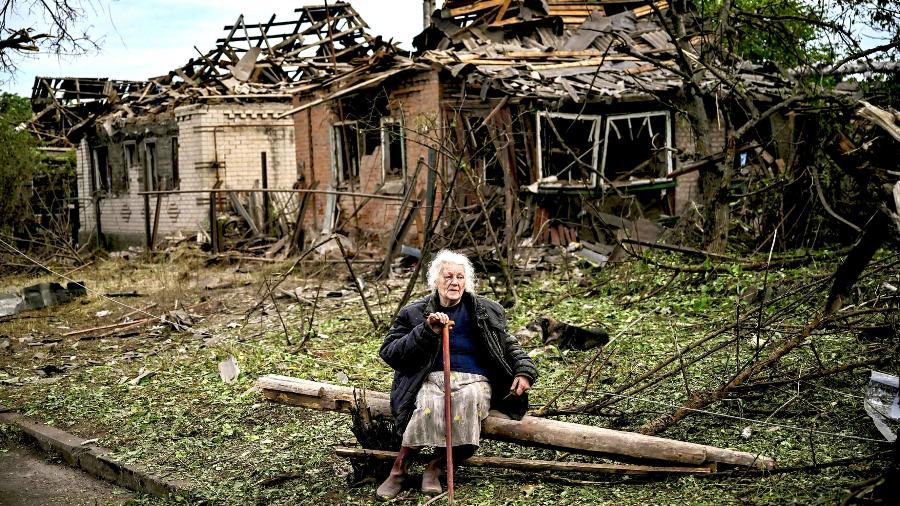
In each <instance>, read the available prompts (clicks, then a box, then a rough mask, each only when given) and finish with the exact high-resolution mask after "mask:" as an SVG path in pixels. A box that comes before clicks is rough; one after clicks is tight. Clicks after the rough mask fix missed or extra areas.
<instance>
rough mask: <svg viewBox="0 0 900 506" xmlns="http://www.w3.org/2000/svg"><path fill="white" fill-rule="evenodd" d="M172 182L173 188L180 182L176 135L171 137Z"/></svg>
mask: <svg viewBox="0 0 900 506" xmlns="http://www.w3.org/2000/svg"><path fill="white" fill-rule="evenodd" d="M171 160H172V184H171V185H170V186H171V189H172V190H175V189H177V188H178V186H179V184H180V183H181V178H180V177H179V174H178V137H172V158H171Z"/></svg>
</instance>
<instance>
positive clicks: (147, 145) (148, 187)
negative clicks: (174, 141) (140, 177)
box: [144, 142, 159, 191]
mask: <svg viewBox="0 0 900 506" xmlns="http://www.w3.org/2000/svg"><path fill="white" fill-rule="evenodd" d="M144 176H145V178H144V191H154V190H157V189H159V188H158V187H159V182H158V181H157V179H156V178H157V173H156V143H155V142H144Z"/></svg>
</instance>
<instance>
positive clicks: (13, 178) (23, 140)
mask: <svg viewBox="0 0 900 506" xmlns="http://www.w3.org/2000/svg"><path fill="white" fill-rule="evenodd" d="M30 117H31V104H30V103H29V101H28V99H26V98H22V97H19V96H17V95H12V94H9V93H3V94H2V95H0V217H2V219H0V229H2V228H12V227H15V225H17V224H19V223H21V221H22V220H23V219H24V218H25V217H26V216H27V214H28V213H27V212H25V211H26V210H27V209H28V205H29V197H30V195H31V188H30V186H31V177H32V174H33V173H34V170H35V166H36V164H37V156H36V154H35V151H34V149H33V148H34V145H35V142H34V138H33V137H32V136H31V134H30V133H28V132H27V131H26V130H23V129H20V128H19V127H20V125H21V124H22V123H24V122H25V121H28V119H29V118H30Z"/></svg>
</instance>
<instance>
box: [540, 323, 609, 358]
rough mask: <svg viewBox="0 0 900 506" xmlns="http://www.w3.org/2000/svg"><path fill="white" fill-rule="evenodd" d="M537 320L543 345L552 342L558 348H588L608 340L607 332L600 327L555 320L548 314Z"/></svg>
mask: <svg viewBox="0 0 900 506" xmlns="http://www.w3.org/2000/svg"><path fill="white" fill-rule="evenodd" d="M538 321H539V322H540V328H541V338H542V340H543V342H544V345H549V344H552V345H555V346H557V347H558V348H560V349H572V350H589V349H591V348H596V347H599V346H603V345H605V344H606V343H608V342H609V333H608V332H606V330H604V329H602V328H590V329H585V328H582V327H577V326H575V325H570V324H568V323H565V322H561V321H557V320H555V319H553V318H552V317H550V316H542V317H541V318H540V320H538Z"/></svg>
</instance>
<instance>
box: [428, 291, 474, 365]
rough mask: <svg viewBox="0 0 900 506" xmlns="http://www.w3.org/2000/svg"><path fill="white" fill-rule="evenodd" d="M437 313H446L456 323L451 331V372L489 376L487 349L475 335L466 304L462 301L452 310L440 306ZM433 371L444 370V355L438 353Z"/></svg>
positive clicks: (451, 308) (436, 309)
mask: <svg viewBox="0 0 900 506" xmlns="http://www.w3.org/2000/svg"><path fill="white" fill-rule="evenodd" d="M435 311H437V312H441V313H445V314H446V315H447V316H448V317H449V318H450V319H451V320H453V322H454V325H453V328H451V329H450V370H451V371H457V372H468V373H473V374H480V375H482V376H488V369H487V367H488V365H487V364H488V362H487V357H486V356H485V354H486V353H487V349H486V348H485V346H484V343H482V342H481V341H480V340H479V339H478V336H477V335H476V333H475V328H474V327H473V321H472V318H471V317H470V316H469V308H467V307H466V304H464V303H463V302H462V301H460V303H459V304H457V305H455V306H453V307H450V308H446V307H441V306H440V305H439V304H438V305H437V307H436V308H435ZM431 370H432V371H443V370H444V354H443V353H438V356H437V360H435V361H434V367H432V369H431Z"/></svg>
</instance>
